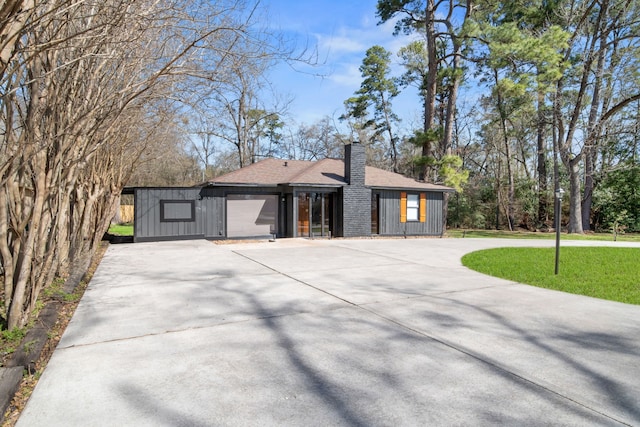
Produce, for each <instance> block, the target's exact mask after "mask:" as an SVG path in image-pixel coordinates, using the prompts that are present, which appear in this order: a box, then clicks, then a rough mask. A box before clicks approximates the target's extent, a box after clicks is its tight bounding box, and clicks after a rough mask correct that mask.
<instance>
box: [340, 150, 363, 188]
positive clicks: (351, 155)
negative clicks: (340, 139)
mask: <svg viewBox="0 0 640 427" xmlns="http://www.w3.org/2000/svg"><path fill="white" fill-rule="evenodd" d="M365 163H366V155H365V152H364V145H363V144H360V143H359V142H355V141H354V142H352V143H351V144H348V145H345V146H344V179H345V181H347V184H349V185H356V186H362V185H364V171H365Z"/></svg>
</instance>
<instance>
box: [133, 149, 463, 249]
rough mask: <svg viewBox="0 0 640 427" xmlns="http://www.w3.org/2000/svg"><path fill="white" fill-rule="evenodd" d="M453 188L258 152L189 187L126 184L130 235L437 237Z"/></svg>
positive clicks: (354, 154)
mask: <svg viewBox="0 0 640 427" xmlns="http://www.w3.org/2000/svg"><path fill="white" fill-rule="evenodd" d="M452 191H454V190H453V189H452V188H449V187H445V186H442V185H436V184H430V183H425V182H420V181H416V180H414V179H411V178H407V177H404V176H402V175H400V174H396V173H392V172H388V171H385V170H382V169H378V168H374V167H369V166H365V150H364V146H363V145H362V144H359V143H353V144H350V145H346V146H345V160H344V161H343V160H336V159H323V160H320V161H316V162H311V161H302V160H281V159H266V160H263V161H260V162H258V163H255V164H252V165H250V166H247V167H245V168H242V169H239V170H236V171H234V172H231V173H229V174H226V175H223V176H220V177H218V178H215V179H214V180H212V181H210V182H208V183H206V184H205V185H202V186H200V187H192V188H134V189H133V193H134V200H135V202H134V203H135V226H134V230H135V231H134V241H137V242H141V241H151V240H170V239H195V238H205V239H243V238H245V239H246V238H255V237H264V236H277V237H312V238H316V237H333V236H339V237H367V236H372V235H380V236H416V235H421V236H440V235H442V233H443V222H444V221H443V215H444V194H445V193H447V192H452Z"/></svg>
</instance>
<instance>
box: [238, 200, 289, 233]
mask: <svg viewBox="0 0 640 427" xmlns="http://www.w3.org/2000/svg"><path fill="white" fill-rule="evenodd" d="M277 232H278V196H273V195H264V194H229V195H227V237H258V236H269V235H271V234H273V233H277Z"/></svg>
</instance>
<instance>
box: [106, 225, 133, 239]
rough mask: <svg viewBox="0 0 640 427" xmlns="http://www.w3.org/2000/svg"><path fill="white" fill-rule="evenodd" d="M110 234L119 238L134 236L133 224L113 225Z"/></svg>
mask: <svg viewBox="0 0 640 427" xmlns="http://www.w3.org/2000/svg"><path fill="white" fill-rule="evenodd" d="M109 233H111V234H115V235H117V236H133V224H111V226H110V227H109Z"/></svg>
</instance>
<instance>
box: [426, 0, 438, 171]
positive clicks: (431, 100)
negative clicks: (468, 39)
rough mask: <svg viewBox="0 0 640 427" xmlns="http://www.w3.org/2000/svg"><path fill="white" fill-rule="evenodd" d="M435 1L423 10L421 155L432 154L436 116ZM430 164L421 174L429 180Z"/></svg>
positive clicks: (436, 57)
mask: <svg viewBox="0 0 640 427" xmlns="http://www.w3.org/2000/svg"><path fill="white" fill-rule="evenodd" d="M435 11H436V10H435V1H434V0H427V7H426V10H425V18H424V19H425V32H426V33H425V34H426V38H427V59H428V67H429V68H428V70H427V81H426V99H425V104H424V105H425V111H424V132H425V134H426V138H425V143H424V145H423V147H422V156H423V157H427V158H429V157H431V156H432V153H431V151H432V146H431V143H432V138H433V132H434V131H435V129H434V128H433V127H434V122H435V116H436V94H437V89H438V65H439V63H438V55H437V49H438V46H437V36H436V30H435V24H434V20H435ZM431 171H432V170H431V166H430V165H429V164H428V163H427V164H425V166H424V168H423V174H424V177H425V180H429V179H430V177H431Z"/></svg>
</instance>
